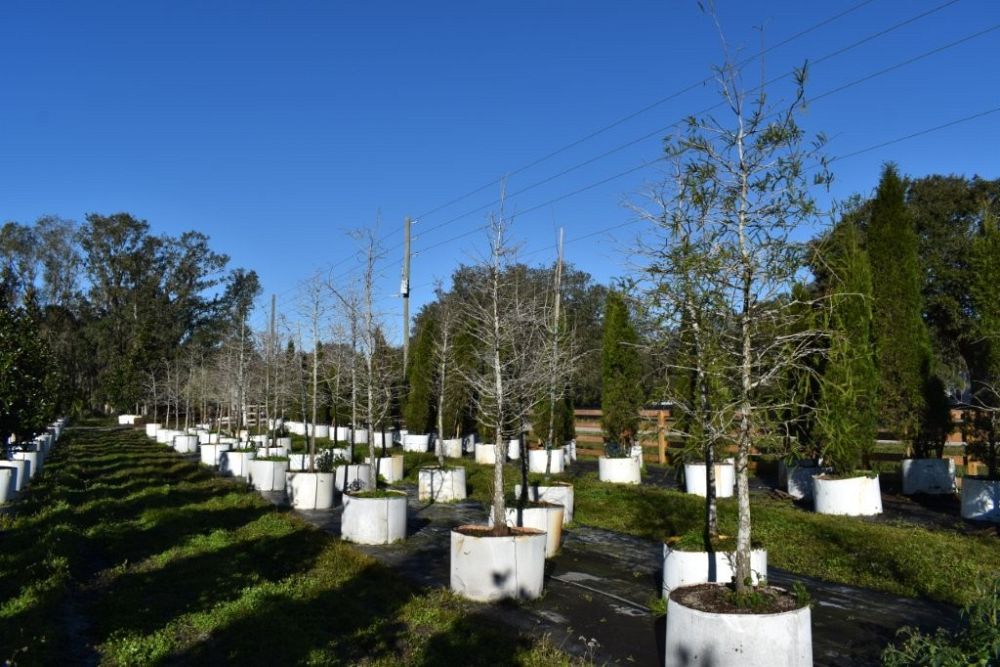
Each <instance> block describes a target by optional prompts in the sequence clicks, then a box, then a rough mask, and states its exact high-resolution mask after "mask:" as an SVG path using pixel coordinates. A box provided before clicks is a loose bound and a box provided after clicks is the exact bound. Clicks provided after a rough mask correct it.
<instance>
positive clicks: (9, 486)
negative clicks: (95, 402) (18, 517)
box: [0, 418, 66, 505]
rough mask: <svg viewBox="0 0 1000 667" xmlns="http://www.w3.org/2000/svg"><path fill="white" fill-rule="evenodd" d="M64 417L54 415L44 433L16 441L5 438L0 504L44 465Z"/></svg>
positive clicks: (0, 461)
mask: <svg viewBox="0 0 1000 667" xmlns="http://www.w3.org/2000/svg"><path fill="white" fill-rule="evenodd" d="M65 424H66V420H65V419H63V418H60V419H57V420H56V421H54V422H53V423H52V424H50V425H49V426H48V428H47V429H46V430H45V432H44V433H39V434H38V435H36V436H34V437H33V438H31V439H28V440H24V441H20V442H7V443H4V444H3V445H2V451H0V505H2V504H4V503H7V502H9V501H11V500H14V499H15V498H16V497H17V496H18V495H19V494H20V493H21V492H23V491H25V490H26V489H27V488H28V485H29V484H30V483H31V481H32V480H33V479H34V478H35V476H36V475H38V473H40V472H41V471H42V469H43V468H44V466H45V460H46V458H47V457H48V455H49V452H50V451H51V450H52V447H53V446H54V445H55V443H56V441H57V440H58V439H59V436H60V435H61V434H62V430H63V428H64V427H65Z"/></svg>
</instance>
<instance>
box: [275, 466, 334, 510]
mask: <svg viewBox="0 0 1000 667" xmlns="http://www.w3.org/2000/svg"><path fill="white" fill-rule="evenodd" d="M285 489H286V491H287V493H288V502H289V503H291V505H292V507H294V508H295V509H297V510H326V509H330V508H331V507H333V505H334V498H335V496H336V494H335V493H334V491H335V487H334V484H333V473H332V472H289V473H286V474H285Z"/></svg>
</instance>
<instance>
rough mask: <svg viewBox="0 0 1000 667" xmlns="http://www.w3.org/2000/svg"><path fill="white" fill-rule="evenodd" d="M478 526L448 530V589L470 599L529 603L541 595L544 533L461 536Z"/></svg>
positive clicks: (522, 530) (517, 530)
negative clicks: (449, 580)
mask: <svg viewBox="0 0 1000 667" xmlns="http://www.w3.org/2000/svg"><path fill="white" fill-rule="evenodd" d="M463 529H467V530H468V529H472V530H477V531H482V530H483V527H482V526H459V527H458V528H457V529H455V530H452V531H451V590H452V591H454V592H455V593H457V594H458V595H461V596H462V597H465V598H468V599H470V600H477V601H480V602H492V601H494V600H502V599H505V598H514V599H522V600H533V599H535V598H537V597H539V596H541V594H542V585H543V583H544V577H545V533H543V532H542V531H540V530H533V529H531V528H515V529H514V530H513V534H511V535H505V536H503V537H495V536H492V535H486V534H481V533H479V532H477V533H474V534H465V533H464V532H461V531H462V530H463Z"/></svg>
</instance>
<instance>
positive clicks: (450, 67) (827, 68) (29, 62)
mask: <svg viewBox="0 0 1000 667" xmlns="http://www.w3.org/2000/svg"><path fill="white" fill-rule="evenodd" d="M717 6H718V13H719V17H720V20H721V22H722V25H723V28H724V29H725V32H726V35H727V39H728V41H729V43H730V44H731V45H732V46H734V47H737V48H742V49H743V53H745V54H746V55H752V54H753V53H754V52H756V51H757V50H759V49H760V46H761V40H762V39H763V44H764V46H765V47H769V46H770V47H774V48H773V50H772V51H771V52H769V53H768V54H767V58H766V63H765V68H766V72H767V75H768V77H771V76H777V75H778V74H780V73H783V72H785V71H787V70H789V69H790V68H791V67H793V66H796V65H800V64H802V62H803V61H805V60H806V59H809V60H811V61H817V60H819V59H821V58H822V57H824V56H826V55H827V54H831V53H833V52H835V51H837V50H839V49H842V48H844V47H847V46H849V45H851V44H853V43H855V42H857V41H859V40H862V39H864V38H866V37H869V36H872V35H874V34H876V33H878V32H880V31H883V30H886V29H888V28H890V27H892V26H893V25H895V24H898V23H901V22H904V21H907V20H908V19H911V18H913V17H917V16H918V15H920V14H923V13H926V14H927V15H926V16H924V17H923V18H916V19H915V20H913V21H912V22H910V23H908V24H906V25H904V26H902V27H900V28H898V29H895V30H892V31H890V32H888V33H886V34H884V35H882V36H879V37H874V38H872V39H871V40H870V41H868V42H866V43H864V44H862V45H860V46H857V47H856V48H853V49H851V50H849V51H848V52H846V53H843V54H841V55H838V56H836V57H831V58H829V59H827V60H825V61H823V62H820V63H819V64H817V65H815V66H814V67H813V68H812V71H811V76H810V80H809V84H808V88H807V94H808V95H809V96H819V95H822V94H823V93H825V92H827V91H831V90H833V89H836V88H837V87H839V86H842V85H845V84H850V83H852V82H854V81H856V80H858V79H861V78H862V77H865V76H867V75H870V74H873V73H876V72H878V71H879V70H882V69H885V68H889V67H892V66H894V65H897V64H899V63H902V62H904V61H906V60H908V59H911V58H914V57H918V56H921V55H922V54H925V53H927V52H929V51H932V50H934V49H938V48H940V47H944V46H946V45H949V44H951V43H954V42H956V41H959V40H963V39H965V38H967V37H970V36H971V35H974V34H975V33H977V32H981V31H984V30H989V29H990V28H992V27H995V26H997V25H998V24H1000V3H998V2H996V1H995V0H952V2H947V1H946V0H937V1H926V0H911V1H907V2H901V1H898V0H871V1H870V2H867V3H863V2H860V0H853V1H852V0H837V1H831V2H823V3H818V2H801V1H797V0H796V1H787V2H777V1H771V2H763V1H758V0H718V3H717ZM852 8H853V11H848V10H852ZM843 12H847V13H846V14H845V15H844V16H842V17H840V18H838V19H836V20H833V21H831V22H829V23H828V24H826V25H824V26H822V27H819V28H817V29H815V30H813V31H812V32H810V33H809V34H807V35H805V36H803V37H800V38H798V39H795V40H793V41H791V42H789V43H787V44H781V43H782V42H783V41H784V40H786V39H787V38H789V37H791V36H793V35H795V34H796V33H799V32H800V31H802V30H804V29H806V28H809V27H811V26H815V25H816V24H819V23H820V22H822V21H825V20H827V19H829V18H831V17H833V16H835V15H837V14H841V13H843ZM760 27H763V28H764V30H763V36H762V34H761V31H760V30H759V28H760ZM998 45H1000V30H992V31H990V32H987V33H985V34H982V35H979V36H978V37H974V38H971V39H969V40H968V41H966V42H964V43H961V44H958V45H956V46H953V47H950V48H946V49H944V50H942V51H940V52H938V53H934V54H931V55H927V56H926V57H923V58H921V59H919V60H917V61H916V62H913V63H911V64H908V65H905V66H901V67H899V68H898V69H895V70H894V71H891V72H889V73H886V74H884V75H881V76H877V77H875V78H872V79H871V80H869V81H867V82H863V83H860V84H857V85H853V86H851V87H849V88H847V89H845V90H843V91H841V92H838V93H835V94H830V95H827V96H825V97H822V98H821V99H819V100H818V101H816V102H815V103H814V104H812V105H810V107H809V109H808V111H807V112H806V114H805V116H804V117H803V124H804V125H805V126H806V127H807V128H808V129H810V130H811V131H823V132H825V133H826V134H827V135H828V136H829V137H830V139H831V141H830V144H829V146H828V149H827V152H828V154H829V155H831V156H837V155H842V154H845V153H850V152H852V151H856V150H859V149H864V148H868V147H870V146H873V145H875V144H878V143H881V142H885V141H889V140H892V139H895V138H898V137H902V136H904V135H907V134H910V133H913V132H918V131H921V130H925V129H928V128H931V127H935V126H938V125H941V124H944V123H948V122H951V121H954V120H958V119H961V118H964V117H966V116H969V115H972V114H975V113H977V112H981V111H986V110H989V109H992V108H995V107H997V106H1000V95H998V90H1000V86H998V83H1000V74H998V73H1000V48H997V46H998ZM720 58H721V53H720V47H719V41H718V39H717V37H716V34H715V30H714V27H713V25H712V23H711V21H710V20H709V18H708V17H707V16H706V15H705V14H703V13H702V12H701V11H700V10H699V9H698V5H697V3H696V2H695V1H694V0H683V1H680V0H661V1H659V2H652V1H646V0H642V1H638V0H637V1H629V0H622V1H620V2H607V1H605V2H597V1H589V0H576V1H570V0H563V1H535V2H525V1H520V0H508V1H507V2H503V3H485V2H376V1H370V2H294V3H277V2H275V3H258V2H244V1H239V2H236V1H232V2H212V3H207V2H133V1H120V2H97V1H89V2H44V1H39V2H20V1H17V0H7V1H6V2H4V3H3V4H2V5H0V62H2V63H3V66H2V67H0V94H2V100H3V103H2V104H0V154H2V156H3V159H2V160H0V219H3V220H17V221H20V222H30V221H32V220H34V219H36V218H37V217H39V216H41V215H45V214H55V215H59V216H62V217H66V218H72V219H76V220H82V219H83V217H84V215H85V214H86V213H88V212H98V213H104V214H107V213H113V212H117V211H128V212H131V213H132V214H134V215H136V216H138V217H141V218H145V219H146V220H148V221H149V222H150V223H151V225H152V227H153V229H154V231H155V232H157V233H170V234H177V233H180V232H181V231H184V230H186V229H197V230H200V231H203V232H205V233H207V234H208V235H210V236H211V237H212V244H213V247H215V248H216V249H218V250H220V251H223V252H226V253H228V254H229V255H231V256H232V258H233V265H239V266H245V267H247V268H252V269H255V270H256V271H257V272H258V273H259V274H260V276H261V279H262V281H263V284H264V288H265V291H266V295H267V296H266V298H265V300H269V295H270V294H271V293H277V294H278V295H279V304H280V306H279V307H280V308H281V309H282V310H283V311H285V312H286V313H288V314H292V313H293V311H294V308H295V300H296V292H297V289H296V286H297V284H298V283H299V281H301V280H302V279H303V278H305V277H307V276H308V275H310V274H311V273H314V272H315V271H317V270H322V269H329V268H330V267H331V266H333V267H334V277H335V279H336V280H338V281H341V282H346V281H349V280H350V278H349V276H348V273H349V271H350V270H351V269H352V268H353V267H354V262H353V260H352V257H353V253H354V247H353V245H352V242H351V241H350V240H349V239H348V238H347V236H346V234H345V232H346V230H349V229H353V228H357V227H361V226H368V225H371V224H373V223H374V221H375V220H376V216H377V215H378V214H379V213H380V214H381V220H382V224H381V232H380V233H381V235H382V236H385V237H387V242H386V246H387V247H386V251H387V252H386V258H385V261H384V262H383V264H382V266H381V270H382V279H381V281H380V293H381V295H382V299H381V304H382V306H383V308H384V310H385V311H386V313H387V315H388V316H389V317H390V319H391V321H393V322H396V321H398V316H397V313H399V312H400V310H401V304H400V301H399V299H398V298H395V297H393V296H392V295H393V293H394V292H395V291H396V290H397V289H398V284H399V270H400V268H399V267H400V262H401V249H400V248H399V242H400V239H401V233H402V221H403V218H404V216H406V215H411V216H421V218H420V219H419V221H418V223H417V224H416V225H414V228H413V233H414V236H415V238H414V242H413V248H414V250H415V251H416V255H415V257H414V260H413V281H412V283H413V285H414V293H413V302H414V310H415V309H416V306H418V305H419V304H420V303H422V302H424V301H426V300H427V299H428V298H429V297H430V295H431V290H432V285H433V282H434V280H435V279H436V278H446V277H447V276H448V275H449V274H450V272H451V269H452V268H453V267H454V266H456V265H457V264H458V263H459V262H463V261H464V262H469V261H472V259H473V258H474V257H475V255H476V252H477V250H478V249H479V248H481V247H482V245H483V235H482V234H479V233H474V232H473V233H470V234H469V235H467V236H465V237H463V238H458V239H455V240H451V239H454V237H456V236H459V235H461V234H463V233H467V232H470V230H474V229H475V228H476V227H478V226H480V225H482V224H483V223H484V221H485V214H486V211H487V210H488V209H489V206H490V204H491V202H493V201H494V200H495V199H496V195H497V187H496V185H495V184H493V185H489V186H488V187H485V188H483V189H482V190H480V191H478V192H475V193H474V194H472V195H471V196H469V197H467V198H465V199H462V200H461V201H459V202H457V203H454V204H452V205H451V206H447V207H444V208H439V207H441V205H442V204H445V203H447V202H450V201H452V200H453V199H456V198H458V197H461V196H462V195H465V194H466V193H469V192H470V191H473V190H476V189H477V188H479V187H480V186H484V185H487V184H491V183H493V182H494V181H495V180H496V179H497V178H498V177H500V176H502V175H504V174H507V173H510V174H511V176H510V177H509V182H508V191H509V192H510V193H512V196H511V197H510V198H509V200H508V211H509V212H510V211H512V212H514V213H518V212H519V211H525V213H524V214H523V215H519V216H517V217H516V219H515V228H514V231H515V235H516V237H517V238H518V239H520V240H521V241H522V242H523V249H524V252H525V259H526V260H528V261H530V262H532V263H538V262H550V261H551V260H552V258H553V256H554V247H553V244H554V239H555V229H556V228H557V227H558V226H560V225H561V226H563V227H565V229H566V236H567V240H568V244H567V247H566V255H567V259H568V260H569V261H571V262H573V263H574V264H575V265H576V266H577V267H579V268H581V269H584V270H586V271H589V272H590V273H592V274H593V275H594V276H595V278H597V279H599V280H602V281H603V280H607V279H609V278H610V277H612V276H615V275H620V274H622V273H623V272H624V271H625V266H624V261H625V260H624V253H623V252H622V249H623V248H624V247H626V246H628V245H629V242H630V239H632V238H633V237H634V235H635V234H636V232H637V231H638V230H639V229H640V226H639V225H637V224H633V225H626V223H628V222H629V221H630V220H631V219H632V214H631V213H629V212H628V211H627V210H626V209H625V208H624V207H623V206H622V202H623V200H624V199H625V198H627V197H628V196H629V195H630V194H631V193H634V192H636V191H637V190H638V189H639V188H640V187H641V185H642V183H643V182H644V181H648V180H650V179H654V178H655V177H656V173H655V171H654V170H652V169H640V170H637V171H634V172H632V173H630V174H628V175H626V176H623V177H620V178H616V179H612V180H608V181H607V182H606V183H603V184H601V185H597V186H595V187H593V188H590V189H587V190H586V191H584V192H582V193H580V194H577V195H574V196H570V197H566V198H563V199H561V200H560V201H557V202H554V203H551V204H547V202H550V201H551V200H554V199H557V198H560V197H562V196H563V195H567V194H569V193H572V192H575V191H577V190H580V189H582V188H586V187H587V186H590V185H593V184H595V183H599V182H601V181H604V180H606V179H609V178H610V177H612V176H614V175H617V174H620V173H622V172H624V171H627V170H629V169H632V168H633V167H636V166H638V165H640V164H642V163H644V162H646V161H649V160H651V159H654V158H656V157H658V156H659V154H660V147H661V141H660V140H661V138H662V136H663V135H664V134H665V132H664V131H660V130H661V129H662V128H666V127H667V126H669V125H670V124H671V123H673V122H675V121H677V120H679V119H680V118H682V117H684V116H685V115H687V114H690V113H692V112H695V111H699V110H701V109H703V108H705V107H707V106H710V105H712V104H714V103H715V102H716V101H717V97H716V96H715V92H714V89H713V88H712V86H711V85H703V86H697V87H696V88H695V89H694V90H692V91H690V92H687V93H685V94H682V95H679V96H677V97H676V98H674V99H671V100H669V101H666V102H663V103H661V104H657V105H655V106H652V108H650V109H648V110H647V111H645V112H643V113H639V114H637V115H635V116H634V117H632V118H630V119H629V120H626V121H624V122H622V123H620V124H618V125H617V126H615V127H614V128H612V129H610V130H608V131H606V132H603V133H600V134H599V135H597V136H595V137H592V138H591V139H588V140H586V141H583V142H580V143H579V144H577V145H574V146H572V147H571V148H568V149H567V150H564V151H561V152H559V153H558V154H557V155H555V156H553V157H551V158H549V159H547V160H544V161H542V162H540V163H538V164H535V165H534V166H531V167H529V168H526V169H524V168H523V167H524V166H525V165H529V164H531V163H533V162H535V161H536V160H537V159H538V158H541V157H543V156H546V155H548V154H550V153H552V152H553V151H556V150H557V149H560V148H562V147H565V146H567V145H570V144H573V142H575V141H577V140H578V139H580V138H582V137H585V136H587V135H589V134H591V133H592V132H593V131H595V130H598V129H600V128H603V127H606V126H608V125H609V124H611V123H613V122H614V121H616V120H618V119H621V118H624V117H627V116H629V115H630V114H633V113H634V112H636V111H638V110H640V109H643V108H645V107H647V106H649V105H652V104H653V103H654V102H656V101H658V100H662V99H663V98H666V97H668V96H670V95H671V94H672V93H674V92H676V91H678V90H680V89H683V88H686V87H687V86H689V85H690V84H692V83H696V82H699V81H701V80H702V79H704V78H705V77H706V76H707V75H708V74H709V68H710V67H711V65H712V64H713V63H716V62H718V61H719V60H720ZM786 91H787V87H786V88H782V87H780V86H779V87H778V88H776V89H775V95H781V94H782V93H783V92H786ZM647 135H648V138H647V139H644V140H641V141H636V142H635V143H634V144H633V145H631V146H629V147H627V148H624V149H622V150H618V151H616V152H614V153H612V154H611V155H608V156H607V157H604V158H601V159H598V160H594V161H593V162H592V163H590V164H588V165H586V166H583V167H580V168H575V169H572V170H571V171H569V173H566V174H564V175H562V176H558V177H554V176H555V175H556V174H559V173H560V172H563V171H565V170H568V169H570V168H572V167H575V166H576V165H579V164H580V163H583V162H586V161H588V160H590V159H591V158H594V157H595V156H598V155H600V154H602V153H605V152H607V151H609V150H611V149H613V148H616V147H619V146H621V145H623V144H626V143H629V142H633V141H635V140H636V139H637V138H638V137H643V136H647ZM998 147H1000V113H994V114H991V115H988V116H984V117H981V118H979V119H976V120H973V121H969V122H966V123H962V124H959V125H955V126H953V127H950V128H947V129H944V130H941V131H937V132H934V133H931V134H927V135H925V136H921V137H918V138H915V139H912V140H909V141H906V142H902V143H898V144H895V145H892V146H888V147H885V148H881V149H878V150H874V151H871V152H867V153H864V154H862V155H858V156H855V157H852V158H849V159H844V160H842V161H838V162H836V163H835V164H834V173H835V177H836V181H835V183H834V187H833V190H832V192H831V196H832V197H835V198H843V197H846V196H848V195H850V194H851V193H854V192H861V193H868V192H870V191H871V190H872V188H873V187H874V185H875V182H876V179H877V176H878V171H879V168H880V164H881V163H882V162H884V161H886V160H894V161H896V162H898V163H899V165H900V168H901V170H902V171H903V172H904V173H907V174H912V175H923V174H927V173H935V172H937V173H962V174H967V175H972V174H980V175H982V176H985V177H990V178H996V177H1000V157H998V155H1000V151H998V150H997V148H998ZM553 177H554V178H553ZM550 178H551V180H549V181H548V182H546V183H543V184H541V185H537V186H535V187H531V186H534V185H535V184H536V183H539V182H541V181H544V180H546V179H550ZM526 188H527V190H526V191H525V192H524V193H523V194H517V193H518V192H520V191H521V190H522V189H526ZM480 209H481V210H480ZM429 211H433V213H429V214H427V215H422V214H424V213H427V212H429ZM463 214H467V215H464V217H460V216H463ZM456 218H457V219H456ZM623 225H624V226H623ZM616 226H617V229H615V230H613V231H611V232H605V231H602V230H606V229H609V228H612V227H616ZM434 227H437V229H432V228H434ZM581 237H586V238H584V240H580V241H576V242H574V239H580V238H581ZM257 320H258V321H260V322H262V321H263V320H264V313H263V309H261V312H260V313H259V314H258V316H257ZM396 329H397V330H398V325H397V326H396Z"/></svg>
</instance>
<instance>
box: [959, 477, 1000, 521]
mask: <svg viewBox="0 0 1000 667" xmlns="http://www.w3.org/2000/svg"><path fill="white" fill-rule="evenodd" d="M962 518H963V519H972V520H974V521H992V522H993V523H1000V480H998V479H986V478H985V477H971V476H966V477H964V478H962Z"/></svg>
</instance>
